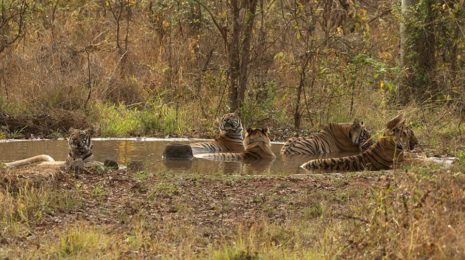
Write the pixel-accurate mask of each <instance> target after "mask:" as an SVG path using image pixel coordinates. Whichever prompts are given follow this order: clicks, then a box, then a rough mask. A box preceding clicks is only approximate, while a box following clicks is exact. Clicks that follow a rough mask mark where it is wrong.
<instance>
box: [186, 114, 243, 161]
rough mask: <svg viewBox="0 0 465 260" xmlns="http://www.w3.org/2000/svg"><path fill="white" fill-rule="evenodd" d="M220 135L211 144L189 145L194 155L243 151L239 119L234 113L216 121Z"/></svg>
mask: <svg viewBox="0 0 465 260" xmlns="http://www.w3.org/2000/svg"><path fill="white" fill-rule="evenodd" d="M217 122H218V123H219V129H220V134H219V136H218V137H217V138H215V140H214V141H212V142H204V143H193V144H191V147H192V152H193V153H194V154H200V153H218V152H232V153H240V152H243V151H244V145H243V144H242V142H243V135H242V124H241V119H240V118H239V116H238V115H236V114H235V113H228V114H225V115H223V116H222V117H221V119H219V120H217Z"/></svg>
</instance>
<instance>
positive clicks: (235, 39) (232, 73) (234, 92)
mask: <svg viewBox="0 0 465 260" xmlns="http://www.w3.org/2000/svg"><path fill="white" fill-rule="evenodd" d="M239 15H240V8H239V3H238V0H231V16H232V32H231V37H230V39H231V40H230V42H229V50H228V51H229V53H228V54H229V110H230V112H236V111H238V110H239V108H240V104H239V103H238V97H239V93H238V79H239V69H240V59H239V41H240V32H241V24H240V21H239Z"/></svg>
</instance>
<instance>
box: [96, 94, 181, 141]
mask: <svg viewBox="0 0 465 260" xmlns="http://www.w3.org/2000/svg"><path fill="white" fill-rule="evenodd" d="M95 110H96V114H97V120H96V122H97V125H98V126H99V128H100V133H101V135H102V136H116V137H121V136H137V135H150V134H156V133H162V134H179V133H183V132H185V131H186V129H188V126H189V125H188V124H189V123H190V122H189V121H188V120H187V119H186V111H179V112H178V113H177V112H176V109H175V108H172V107H170V106H168V105H163V104H162V103H160V102H156V101H151V102H148V103H145V104H144V105H143V106H142V107H135V106H133V107H128V106H126V105H124V104H119V105H114V104H106V103H97V104H96V105H95Z"/></svg>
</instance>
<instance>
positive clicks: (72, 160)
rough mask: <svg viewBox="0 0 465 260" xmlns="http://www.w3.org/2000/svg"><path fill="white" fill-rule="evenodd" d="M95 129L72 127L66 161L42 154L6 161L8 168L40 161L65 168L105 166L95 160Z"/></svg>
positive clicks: (81, 168)
mask: <svg viewBox="0 0 465 260" xmlns="http://www.w3.org/2000/svg"><path fill="white" fill-rule="evenodd" d="M93 134H94V131H93V129H90V128H88V129H85V130H80V129H74V128H70V130H69V137H68V148H69V153H68V156H67V158H66V160H65V161H55V159H53V158H52V157H51V156H50V155H47V154H41V155H36V156H33V157H30V158H26V159H22V160H18V161H14V162H9V163H5V164H4V166H5V167H6V168H16V167H21V166H27V165H31V164H35V163H38V165H39V166H56V167H60V168H61V169H63V170H75V171H78V170H86V169H85V168H88V167H93V166H103V163H101V162H97V161H94V156H93V153H92V148H93V144H92V135H93Z"/></svg>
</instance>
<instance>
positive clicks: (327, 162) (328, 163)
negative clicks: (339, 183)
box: [300, 154, 369, 171]
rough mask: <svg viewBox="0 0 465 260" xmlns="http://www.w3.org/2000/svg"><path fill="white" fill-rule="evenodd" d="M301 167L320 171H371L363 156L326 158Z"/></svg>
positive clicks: (311, 161)
mask: <svg viewBox="0 0 465 260" xmlns="http://www.w3.org/2000/svg"><path fill="white" fill-rule="evenodd" d="M300 167H302V168H304V169H306V170H320V171H363V170H366V169H369V164H367V163H366V162H365V160H364V157H363V155H362V154H359V155H353V156H345V157H341V158H325V159H315V160H310V161H308V162H306V163H304V164H302V165H301V166H300Z"/></svg>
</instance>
